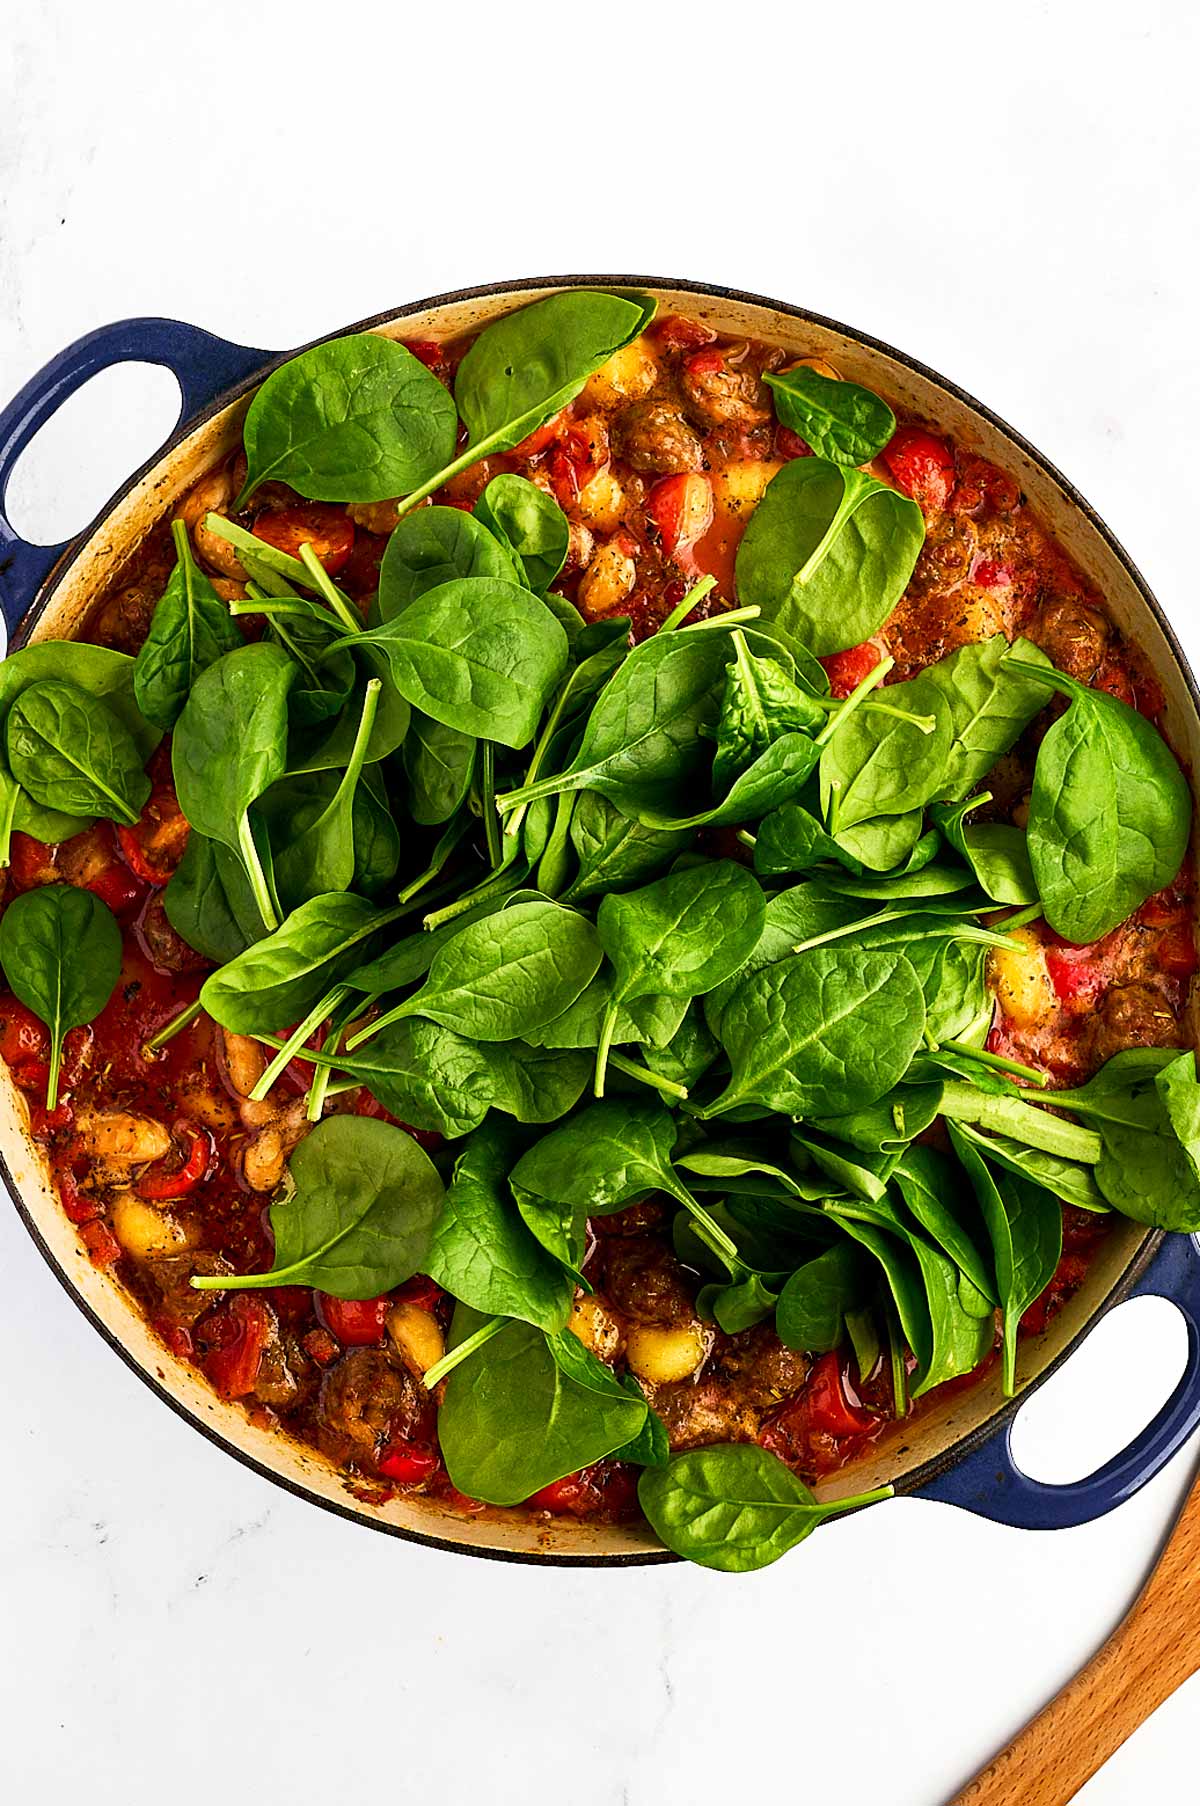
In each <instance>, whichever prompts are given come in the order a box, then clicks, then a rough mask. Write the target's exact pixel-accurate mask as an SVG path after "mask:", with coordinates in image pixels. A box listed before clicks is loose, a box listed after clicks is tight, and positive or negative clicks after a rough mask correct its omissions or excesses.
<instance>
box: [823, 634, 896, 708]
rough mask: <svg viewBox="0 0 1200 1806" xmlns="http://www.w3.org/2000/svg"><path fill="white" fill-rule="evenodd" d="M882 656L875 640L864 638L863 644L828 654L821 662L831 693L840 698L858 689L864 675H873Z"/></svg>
mask: <svg viewBox="0 0 1200 1806" xmlns="http://www.w3.org/2000/svg"><path fill="white" fill-rule="evenodd" d="M882 657H883V654H882V653H881V652H880V650H879V647H878V646H877V645H876V644H875V641H874V640H864V641H863V643H862V645H861V646H848V647H847V648H846V650H845V652H830V653H829V654H827V656H826V657H825V658H823V659H822V660H821V663H822V665H823V666H824V667H825V675H826V677H827V678H828V679H829V689H830V693H831V695H833V696H836V697H838V699H839V700H840V699H841V698H842V697H845V696H849V694H850V692H851V691H852V690H857V688H858V686H859V684H860V683H861V682H862V681H863V678H864V677H869V676H870V675H871V672H872V671H873V670H874V669H875V667H876V665H877V664H878V663H879V661H880V659H881V658H882Z"/></svg>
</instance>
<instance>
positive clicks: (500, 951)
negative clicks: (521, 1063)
mask: <svg viewBox="0 0 1200 1806" xmlns="http://www.w3.org/2000/svg"><path fill="white" fill-rule="evenodd" d="M602 958H603V953H602V951H601V947H600V942H599V940H598V939H597V934H596V930H595V929H594V928H593V927H592V924H591V923H590V922H589V921H588V920H587V918H586V917H585V916H581V915H578V914H577V913H576V912H575V911H574V910H573V909H564V908H563V907H562V905H561V904H558V903H550V902H545V901H537V902H531V903H517V904H514V905H513V907H512V908H510V909H504V910H501V911H500V912H499V913H498V914H496V915H492V916H488V917H486V918H485V919H484V920H483V921H480V922H474V923H472V924H471V925H470V926H469V927H467V928H464V929H463V930H462V932H461V933H460V934H457V935H455V936H454V938H453V940H452V941H451V942H449V943H448V944H447V945H446V946H445V947H443V948H442V949H441V951H440V952H439V953H438V954H437V955H436V956H435V958H434V960H433V963H432V965H431V966H430V968H429V976H428V978H427V979H426V981H425V984H424V985H423V986H422V988H421V990H419V991H418V992H417V993H416V994H415V996H413V997H410V998H408V999H406V1000H405V1002H403V1003H400V1004H397V1005H396V1007H395V1008H394V1009H392V1010H390V1011H389V1012H388V1013H387V1015H386V1016H382V1017H380V1019H379V1021H378V1022H377V1023H374V1024H372V1027H371V1031H370V1032H372V1033H374V1032H378V1030H379V1029H380V1028H381V1027H383V1026H385V1025H387V1024H389V1023H392V1022H399V1021H402V1020H403V1019H404V1018H405V1017H407V1016H423V1017H425V1018H426V1019H427V1020H428V1021H431V1022H440V1023H441V1024H442V1025H443V1027H445V1028H451V1029H453V1030H454V1031H455V1032H456V1033H458V1034H461V1035H467V1036H470V1038H471V1039H473V1040H475V1041H515V1040H519V1039H521V1038H522V1037H523V1036H524V1035H526V1034H531V1033H534V1032H536V1031H537V1030H538V1029H543V1028H545V1027H546V1026H547V1025H548V1024H549V1023H551V1022H553V1021H554V1020H555V1018H556V1017H557V1016H561V1015H562V1013H563V1011H564V1010H566V1009H569V1008H570V1006H571V1004H573V1003H574V1002H575V999H576V998H577V997H579V996H581V995H582V993H583V992H584V991H585V990H586V989H587V987H588V985H589V984H590V983H591V981H592V979H593V978H594V977H595V975H596V973H597V972H598V971H599V969H600V962H601V959H602ZM362 1038H364V1037H359V1039H362ZM350 1045H351V1047H353V1046H354V1043H353V1042H352V1043H351V1044H350Z"/></svg>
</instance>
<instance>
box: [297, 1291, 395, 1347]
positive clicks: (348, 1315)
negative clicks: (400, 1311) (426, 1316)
mask: <svg viewBox="0 0 1200 1806" xmlns="http://www.w3.org/2000/svg"><path fill="white" fill-rule="evenodd" d="M315 1296H316V1300H317V1312H318V1315H319V1316H320V1317H321V1319H322V1320H323V1322H324V1323H325V1326H326V1328H327V1329H329V1330H330V1331H331V1332H332V1333H333V1334H334V1335H335V1336H336V1337H337V1339H338V1341H339V1342H340V1343H341V1344H342V1346H343V1347H344V1348H380V1347H382V1345H383V1339H384V1336H385V1335H386V1334H387V1319H388V1312H389V1311H390V1310H391V1308H392V1301H391V1299H390V1298H389V1297H387V1296H383V1297H380V1298H331V1297H330V1296H329V1294H328V1293H327V1292H317V1293H316V1294H315Z"/></svg>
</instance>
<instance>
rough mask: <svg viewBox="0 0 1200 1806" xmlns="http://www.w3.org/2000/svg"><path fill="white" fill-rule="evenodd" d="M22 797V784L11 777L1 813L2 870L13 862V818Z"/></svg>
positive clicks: (0, 852)
mask: <svg viewBox="0 0 1200 1806" xmlns="http://www.w3.org/2000/svg"><path fill="white" fill-rule="evenodd" d="M20 799H21V786H20V785H19V784H18V783H17V781H16V779H15V778H9V779H8V788H7V790H6V791H5V795H4V811H3V814H2V815H0V870H6V869H7V868H8V866H10V865H11V864H12V833H13V818H14V816H15V815H16V813H17V804H18V802H19V801H20Z"/></svg>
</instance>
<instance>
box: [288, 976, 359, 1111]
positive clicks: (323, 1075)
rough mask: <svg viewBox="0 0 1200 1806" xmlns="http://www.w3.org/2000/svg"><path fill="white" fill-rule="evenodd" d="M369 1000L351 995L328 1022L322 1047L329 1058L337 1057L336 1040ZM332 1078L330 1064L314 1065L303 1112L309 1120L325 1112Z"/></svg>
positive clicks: (351, 1086) (356, 1088)
mask: <svg viewBox="0 0 1200 1806" xmlns="http://www.w3.org/2000/svg"><path fill="white" fill-rule="evenodd" d="M369 1001H370V1000H369V999H367V998H363V997H361V996H357V997H355V996H351V997H350V999H349V1000H348V1001H347V1002H346V1003H345V1005H344V1007H343V1008H342V1010H341V1011H340V1013H339V1014H338V1017H337V1020H336V1021H331V1022H330V1025H329V1032H328V1034H327V1035H326V1037H325V1047H324V1051H325V1052H326V1053H328V1054H329V1056H330V1059H335V1058H336V1057H337V1050H338V1042H339V1041H340V1040H341V1038H342V1036H343V1035H344V1034H345V1032H346V1030H347V1028H348V1027H349V1026H350V1023H351V1022H352V1021H353V1019H354V1017H355V1016H356V1015H357V1014H358V1013H359V1012H360V1011H362V1010H364V1009H366V1008H367V1005H368V1003H369ZM332 1080H333V1067H332V1066H316V1065H314V1067H313V1075H312V1083H311V1084H310V1085H309V1087H308V1104H307V1106H306V1108H305V1112H304V1114H305V1116H306V1117H307V1119H308V1121H309V1122H320V1120H321V1118H322V1116H323V1115H324V1114H325V1099H326V1098H327V1097H328V1096H329V1093H330V1089H331V1085H332ZM346 1088H347V1089H352V1090H360V1089H361V1086H357V1085H354V1084H353V1082H351V1083H350V1085H349V1086H347V1087H346Z"/></svg>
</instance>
